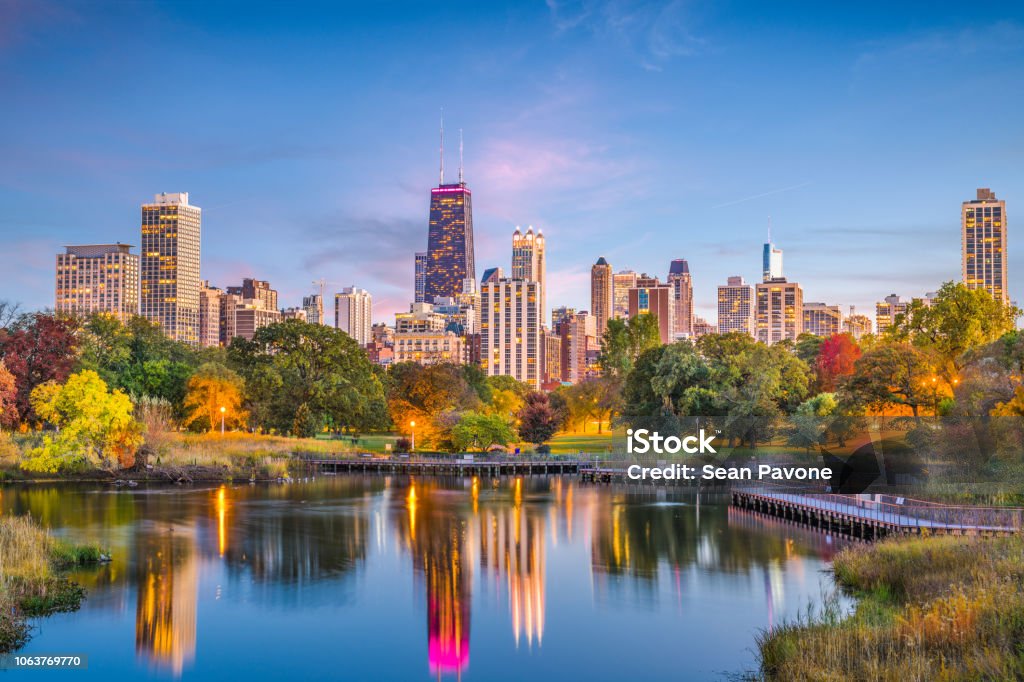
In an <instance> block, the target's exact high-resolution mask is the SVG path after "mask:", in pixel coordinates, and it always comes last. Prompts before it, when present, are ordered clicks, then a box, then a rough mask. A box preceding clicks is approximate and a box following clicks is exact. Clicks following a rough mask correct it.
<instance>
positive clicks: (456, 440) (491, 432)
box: [451, 412, 515, 452]
mask: <svg viewBox="0 0 1024 682" xmlns="http://www.w3.org/2000/svg"><path fill="white" fill-rule="evenodd" d="M514 438H515V434H514V433H513V431H512V426H511V425H510V424H509V423H508V421H507V420H506V419H503V418H501V417H500V416H498V415H496V414H481V413H480V412H466V413H464V414H462V415H461V416H460V417H459V420H458V422H457V423H456V424H455V425H454V426H453V427H452V429H451V445H452V450H453V451H454V452H465V451H466V450H469V449H470V448H478V449H480V450H484V451H486V450H488V449H490V448H491V447H492V446H494V445H500V446H502V447H504V446H506V445H508V444H509V443H510V442H512V440H513V439H514Z"/></svg>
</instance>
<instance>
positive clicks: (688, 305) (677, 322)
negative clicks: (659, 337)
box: [668, 258, 694, 339]
mask: <svg viewBox="0 0 1024 682" xmlns="http://www.w3.org/2000/svg"><path fill="white" fill-rule="evenodd" d="M668 285H669V286H670V287H672V338H674V339H681V338H687V337H690V336H693V335H694V334H693V278H692V277H691V276H690V265H689V264H688V263H687V262H686V261H685V260H683V259H682V258H677V259H676V260H674V261H672V263H671V265H669V270H668Z"/></svg>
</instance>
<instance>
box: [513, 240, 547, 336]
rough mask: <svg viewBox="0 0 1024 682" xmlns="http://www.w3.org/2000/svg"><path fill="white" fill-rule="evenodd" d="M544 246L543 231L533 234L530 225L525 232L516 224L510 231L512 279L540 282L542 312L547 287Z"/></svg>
mask: <svg viewBox="0 0 1024 682" xmlns="http://www.w3.org/2000/svg"><path fill="white" fill-rule="evenodd" d="M545 248H546V243H545V241H544V233H543V232H541V231H539V230H538V231H537V233H536V234H534V232H533V226H532V225H530V226H528V227H527V228H526V234H523V233H522V232H520V231H519V227H518V226H516V230H515V232H513V233H512V279H522V280H526V281H528V282H539V283H540V309H541V311H542V312H543V311H545V310H547V308H546V307H545V305H546V299H545V292H546V289H547V287H546V272H545V271H546V270H547V254H546V253H545ZM543 324H544V320H541V325H543Z"/></svg>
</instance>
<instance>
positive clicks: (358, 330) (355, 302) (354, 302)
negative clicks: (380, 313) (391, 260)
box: [334, 287, 373, 346]
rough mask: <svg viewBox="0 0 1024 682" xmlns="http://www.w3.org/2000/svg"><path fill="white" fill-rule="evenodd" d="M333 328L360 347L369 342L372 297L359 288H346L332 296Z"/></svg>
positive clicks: (371, 324)
mask: <svg viewBox="0 0 1024 682" xmlns="http://www.w3.org/2000/svg"><path fill="white" fill-rule="evenodd" d="M334 326H335V327H337V328H338V329H340V330H341V331H343V332H345V333H346V334H348V335H349V336H351V337H352V338H353V339H355V340H356V343H358V344H359V345H360V346H365V345H366V344H368V343H369V342H370V338H371V335H370V330H371V328H372V327H373V297H372V296H371V295H370V292H368V291H366V290H365V289H360V288H359V287H346V288H345V289H342V290H341V293H339V294H335V295H334Z"/></svg>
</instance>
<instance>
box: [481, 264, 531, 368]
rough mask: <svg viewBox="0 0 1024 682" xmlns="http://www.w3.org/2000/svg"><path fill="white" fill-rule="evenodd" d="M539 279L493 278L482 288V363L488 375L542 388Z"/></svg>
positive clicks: (484, 283)
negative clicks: (511, 378)
mask: <svg viewBox="0 0 1024 682" xmlns="http://www.w3.org/2000/svg"><path fill="white" fill-rule="evenodd" d="M540 288H541V287H540V282H536V281H528V280H522V279H514V278H512V279H504V278H497V277H492V278H490V279H489V280H487V281H485V282H483V284H482V285H481V288H480V313H481V314H480V337H481V338H480V364H481V366H482V367H483V370H484V371H485V372H486V373H487V375H488V376H510V377H513V378H515V379H516V380H518V381H522V382H524V383H527V384H529V385H530V386H532V387H534V388H539V387H540V380H541V369H542V368H541V364H542V363H543V357H542V356H541V351H542V347H541V317H542V314H541V310H540Z"/></svg>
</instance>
